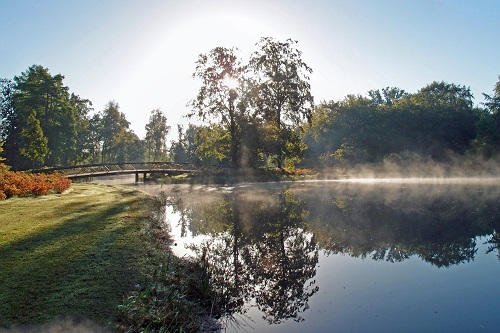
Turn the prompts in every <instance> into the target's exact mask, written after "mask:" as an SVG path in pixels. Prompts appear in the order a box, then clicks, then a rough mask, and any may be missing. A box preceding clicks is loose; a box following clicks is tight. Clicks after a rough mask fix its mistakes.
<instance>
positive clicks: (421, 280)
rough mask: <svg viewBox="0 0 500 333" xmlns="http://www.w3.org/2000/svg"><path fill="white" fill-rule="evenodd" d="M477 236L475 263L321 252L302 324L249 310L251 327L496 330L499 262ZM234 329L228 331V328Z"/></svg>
mask: <svg viewBox="0 0 500 333" xmlns="http://www.w3.org/2000/svg"><path fill="white" fill-rule="evenodd" d="M484 241H485V239H484V238H482V239H480V238H478V242H477V243H478V253H477V256H476V258H475V259H474V261H472V262H470V263H467V264H463V265H458V266H452V267H450V268H445V269H438V268H436V267H434V266H431V265H430V264H428V263H425V262H423V261H422V260H421V259H420V258H416V257H412V258H410V259H408V260H405V261H403V262H401V263H389V262H386V261H373V260H372V259H360V258H352V257H349V256H347V255H332V256H326V255H324V254H320V257H319V264H318V266H317V273H316V276H315V280H316V284H317V285H318V286H319V291H318V293H316V294H315V295H314V296H312V297H311V298H310V299H309V306H310V308H309V309H308V310H307V311H305V312H304V313H302V314H301V316H302V317H303V318H304V319H305V320H304V322H301V323H296V322H294V321H292V320H288V321H286V322H284V323H283V324H281V325H279V326H276V325H273V326H271V325H268V324H267V323H266V322H263V321H260V320H259V318H260V317H261V314H260V313H259V311H258V310H257V309H255V308H254V309H251V310H250V311H249V312H248V315H249V316H251V317H252V318H253V319H254V320H255V322H253V323H252V322H249V324H250V325H251V326H252V327H253V328H254V330H252V329H248V331H250V332H252V331H255V332H270V331H272V332H287V333H291V332H306V331H307V332H475V331H480V332H498V327H500V317H499V316H498V295H500V285H499V284H498V276H500V263H499V262H498V258H497V257H496V253H495V252H492V253H489V254H485V251H486V248H487V246H485V245H483V243H484ZM228 332H232V330H231V329H230V330H228Z"/></svg>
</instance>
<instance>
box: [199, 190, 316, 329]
mask: <svg viewBox="0 0 500 333" xmlns="http://www.w3.org/2000/svg"><path fill="white" fill-rule="evenodd" d="M306 216H307V212H306V211H305V210H304V208H303V207H302V204H301V203H300V202H299V201H297V200H295V198H294V197H293V195H292V193H291V192H285V193H279V194H278V195H274V196H271V195H264V196H261V197H258V198H257V199H255V198H248V197H246V196H245V195H236V194H232V195H231V196H226V197H225V198H224V199H223V200H221V201H218V202H215V203H213V204H211V205H206V206H204V207H203V208H202V209H198V211H197V213H196V214H192V215H191V217H192V218H193V219H192V220H191V226H192V227H193V228H194V229H195V230H196V231H197V232H203V233H206V234H211V235H212V237H213V238H212V239H211V240H210V241H207V242H204V243H203V244H202V245H201V246H194V245H193V246H192V249H193V250H194V251H195V253H196V254H197V256H198V257H199V258H200V259H201V260H202V261H203V263H204V267H205V269H206V271H207V273H208V274H209V276H210V284H211V287H212V289H213V290H214V293H215V295H214V298H216V300H217V303H218V306H219V307H221V308H222V310H223V311H224V313H226V314H232V313H235V312H239V313H243V312H245V308H244V306H245V304H246V303H249V302H250V300H254V301H255V302H256V304H257V306H258V307H259V308H260V309H261V310H262V311H263V312H264V316H265V318H266V319H267V320H268V321H269V322H270V323H279V322H281V321H283V320H285V319H288V318H294V319H295V320H301V317H300V316H299V313H300V312H303V311H305V310H306V309H307V308H308V299H309V297H310V296H312V295H313V294H314V293H315V292H316V291H317V290H318V287H315V286H314V284H315V282H314V281H311V279H312V278H313V277H314V276H315V274H316V264H317V262H318V249H317V246H316V243H315V241H314V239H313V237H312V235H311V234H310V233H308V232H306V230H305V228H304V218H305V217H306Z"/></svg>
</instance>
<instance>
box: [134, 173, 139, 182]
mask: <svg viewBox="0 0 500 333" xmlns="http://www.w3.org/2000/svg"><path fill="white" fill-rule="evenodd" d="M135 182H136V183H138V182H139V172H137V171H136V172H135Z"/></svg>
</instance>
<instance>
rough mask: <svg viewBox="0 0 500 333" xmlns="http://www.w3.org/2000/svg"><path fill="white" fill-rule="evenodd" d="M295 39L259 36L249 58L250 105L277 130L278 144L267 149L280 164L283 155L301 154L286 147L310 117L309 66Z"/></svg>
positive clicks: (311, 98)
mask: <svg viewBox="0 0 500 333" xmlns="http://www.w3.org/2000/svg"><path fill="white" fill-rule="evenodd" d="M296 43H297V42H296V41H293V40H291V39H288V40H286V41H285V42H280V41H277V40H274V39H272V38H262V39H261V40H260V42H259V43H258V44H257V48H258V50H257V51H256V52H254V54H253V55H252V57H251V59H250V62H249V67H250V68H251V69H252V71H253V72H252V76H251V83H250V85H251V86H252V90H251V92H252V95H251V105H252V106H253V107H254V108H256V110H257V112H258V113H259V114H260V115H261V117H262V119H263V120H264V121H265V122H269V123H270V124H272V126H274V128H275V129H276V131H277V132H276V133H277V141H276V142H277V144H276V145H274V146H272V147H271V149H269V151H267V153H268V154H269V155H276V157H277V161H276V162H277V165H278V167H279V168H281V166H282V162H283V159H284V158H286V157H288V156H290V155H295V156H297V155H296V154H297V153H299V154H300V152H299V151H293V150H292V151H290V150H288V149H287V147H289V145H288V144H287V143H288V139H290V138H293V136H290V133H292V132H293V130H294V129H295V128H296V127H297V126H299V125H300V123H301V122H302V121H303V120H304V119H307V120H309V119H310V117H311V114H312V108H313V97H312V95H311V91H310V89H311V87H310V84H309V76H308V75H309V74H310V73H312V69H311V68H310V67H309V66H307V64H306V63H304V62H303V61H302V52H300V51H299V50H298V49H296V48H295V47H294V44H296ZM264 147H265V148H267V147H268V146H264ZM299 156H300V155H299Z"/></svg>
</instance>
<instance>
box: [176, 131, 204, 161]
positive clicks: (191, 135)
mask: <svg viewBox="0 0 500 333" xmlns="http://www.w3.org/2000/svg"><path fill="white" fill-rule="evenodd" d="M198 129H199V127H197V126H195V125H193V124H189V126H188V128H187V130H186V131H184V129H183V127H182V126H181V125H177V133H178V136H179V138H178V140H177V141H174V140H173V141H172V143H171V145H170V155H171V157H172V160H173V161H174V162H177V163H187V162H189V163H199V161H200V160H199V158H198V156H197V155H196V150H197V149H198V146H199V145H198V144H197V143H196V133H197V132H198Z"/></svg>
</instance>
